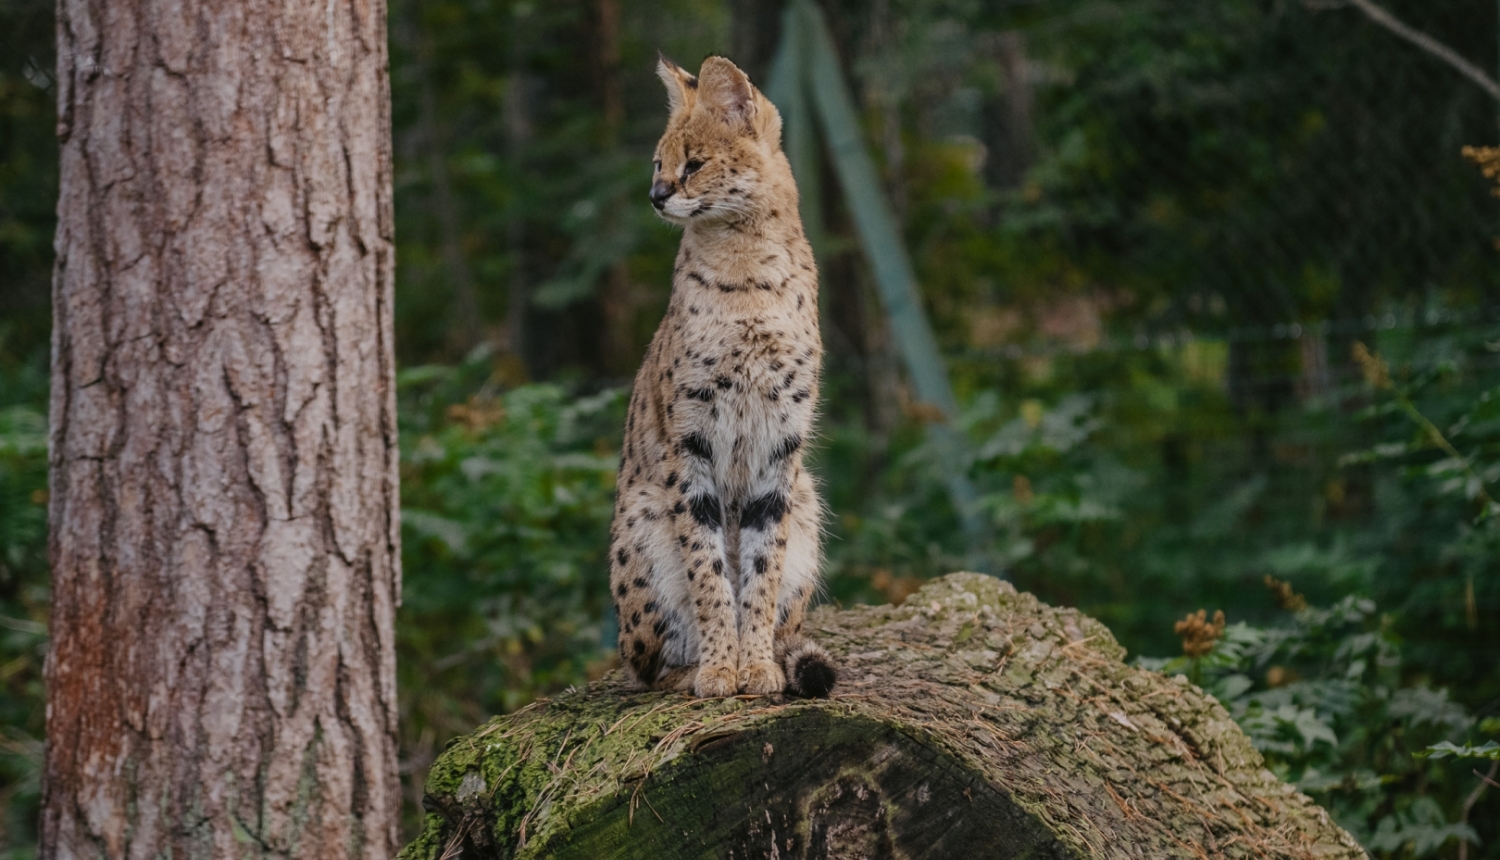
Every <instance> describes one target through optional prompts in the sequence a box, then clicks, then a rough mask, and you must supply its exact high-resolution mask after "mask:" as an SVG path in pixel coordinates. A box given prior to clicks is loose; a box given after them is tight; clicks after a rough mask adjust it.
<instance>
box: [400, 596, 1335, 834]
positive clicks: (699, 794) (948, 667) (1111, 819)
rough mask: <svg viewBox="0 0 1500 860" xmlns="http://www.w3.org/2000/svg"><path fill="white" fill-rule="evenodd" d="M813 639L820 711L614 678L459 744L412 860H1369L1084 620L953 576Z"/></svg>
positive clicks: (807, 705)
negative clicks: (644, 688)
mask: <svg viewBox="0 0 1500 860" xmlns="http://www.w3.org/2000/svg"><path fill="white" fill-rule="evenodd" d="M810 626H811V628H812V629H811V635H813V636H815V637H817V639H818V641H820V642H822V643H823V644H824V645H825V646H826V647H827V648H828V650H829V652H830V653H832V654H833V655H834V656H835V658H836V660H837V661H838V662H839V664H840V666H841V669H840V678H839V684H838V687H837V688H836V689H835V690H834V694H833V696H832V698H830V699H826V700H818V701H803V700H794V699H782V698H776V697H772V698H766V697H756V698H752V697H740V698H734V699H713V700H698V699H692V698H690V697H688V696H685V695H682V694H667V693H646V692H639V691H636V690H633V689H632V688H631V687H630V686H629V685H628V684H627V683H626V682H625V681H624V680H623V679H622V678H620V677H618V676H612V677H609V678H606V679H604V680H602V681H600V682H598V683H595V684H591V685H590V686H589V687H588V688H587V689H584V690H572V691H569V692H567V693H565V694H563V695H561V696H558V697H557V698H555V699H551V700H548V701H543V702H538V703H536V704H534V705H532V706H530V707H528V708H526V709H524V710H522V711H519V712H517V713H514V714H511V715H509V716H506V717H501V718H498V719H495V720H493V721H492V722H490V723H489V724H488V725H486V726H484V727H483V728H481V729H480V730H478V731H476V732H475V733H474V734H472V735H469V736H467V737H464V738H460V739H459V740H457V741H456V742H454V743H453V744H452V745H451V746H450V747H449V748H448V750H447V751H446V752H445V753H444V754H443V755H442V757H441V758H439V759H438V761H437V763H436V764H435V765H434V766H433V768H432V772H431V775H430V777H429V780H428V785H427V792H428V797H427V802H426V805H427V809H428V816H427V821H426V824H425V827H424V830H423V832H422V834H421V835H420V836H419V837H418V838H417V839H416V840H415V841H414V842H412V843H411V844H410V845H408V846H407V847H406V850H405V851H404V852H403V853H402V855H401V856H402V858H403V860H440V858H445V860H446V858H457V857H463V858H559V860H564V859H565V858H586V859H587V860H605V858H632V857H640V858H679V857H694V858H709V857H712V858H764V857H775V858H851V860H852V858H893V859H894V858H918V857H955V858H971V857H975V858H977V857H1002V858H1116V857H1118V858H1126V857H1129V858H1163V857H1196V858H1203V857H1214V858H1218V857H1224V858H1239V857H1245V858H1250V857H1261V858H1362V857H1364V856H1365V855H1364V852H1363V851H1361V849H1360V848H1359V845H1358V843H1356V842H1355V841H1354V839H1353V838H1352V837H1350V836H1349V834H1347V833H1345V832H1344V831H1343V830H1341V829H1340V828H1339V827H1338V826H1336V825H1335V824H1333V823H1332V822H1331V821H1330V820H1329V817H1328V815H1327V813H1325V812H1324V811H1323V810H1322V809H1321V808H1319V807H1318V806H1317V805H1316V804H1314V803H1313V802H1312V801H1311V800H1310V799H1308V798H1307V797H1306V796H1304V795H1302V794H1299V793H1298V792H1297V791H1296V790H1295V789H1293V788H1292V787H1291V786H1288V785H1286V784H1284V783H1282V782H1280V781H1278V780H1277V779H1276V778H1275V777H1274V776H1273V775H1272V774H1271V773H1270V772H1269V771H1267V770H1266V768H1265V766H1264V764H1263V762H1262V760H1261V757H1260V754H1259V753H1257V752H1256V751H1255V750H1254V748H1253V747H1251V745H1250V741H1249V740H1248V739H1247V738H1246V737H1245V736H1244V734H1242V733H1241V732H1240V730H1239V728H1238V727H1237V726H1236V725H1235V724H1234V722H1233V721H1232V720H1231V719H1230V718H1229V715H1228V713H1226V712H1225V710H1224V708H1223V707H1222V706H1221V705H1220V704H1219V703H1218V702H1217V701H1216V700H1214V699H1213V697H1212V696H1209V695H1208V694H1206V693H1204V692H1203V691H1201V690H1199V689H1198V688H1196V687H1194V686H1192V685H1190V684H1188V683H1187V682H1186V680H1185V679H1182V678H1176V679H1173V678H1167V677H1164V676H1162V675H1159V674H1156V673H1153V672H1147V671H1144V670H1141V669H1135V668H1131V667H1129V666H1127V665H1125V664H1124V663H1123V662H1122V658H1123V657H1124V649H1123V648H1121V647H1120V645H1119V644H1118V643H1116V642H1115V640H1114V637H1112V636H1111V635H1110V633H1109V631H1108V630H1107V629H1105V627H1104V626H1103V625H1102V624H1100V623H1098V622H1097V621H1094V620H1093V619H1091V618H1088V617H1087V616H1085V615H1083V614H1081V613H1079V612H1077V611H1074V610H1067V609H1055V608H1052V607H1048V606H1046V605H1043V604H1042V603H1041V602H1040V601H1038V600H1037V599H1036V598H1034V597H1032V596H1031V595H1029V594H1020V593H1017V592H1016V591H1015V590H1014V589H1013V588H1012V587H1010V586H1009V585H1008V584H1006V583H1004V582H1002V581H1000V580H997V579H994V578H992V577H987V576H981V575H978V574H952V575H950V576H947V577H944V578H943V579H941V580H937V581H935V582H933V583H931V584H929V585H928V586H927V587H925V588H923V589H922V590H921V591H919V592H918V593H917V594H916V595H914V596H913V597H911V598H910V599H909V600H908V601H907V602H906V603H905V604H903V605H901V606H899V607H891V606H865V607H856V608H854V609H846V610H843V611H836V610H833V609H830V608H824V609H820V610H818V611H817V612H815V613H813V616H812V619H811V622H810Z"/></svg>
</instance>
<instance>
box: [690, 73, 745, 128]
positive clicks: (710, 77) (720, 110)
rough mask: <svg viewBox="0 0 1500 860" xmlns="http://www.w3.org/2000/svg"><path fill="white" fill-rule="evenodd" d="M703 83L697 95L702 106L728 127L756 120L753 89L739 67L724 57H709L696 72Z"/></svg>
mask: <svg viewBox="0 0 1500 860" xmlns="http://www.w3.org/2000/svg"><path fill="white" fill-rule="evenodd" d="M698 77H699V78H700V79H701V80H702V83H701V84H699V86H698V95H699V98H700V99H701V100H702V103H703V106H704V107H706V108H708V109H709V110H711V111H713V112H714V113H715V114H717V115H718V116H720V117H722V118H723V119H725V120H726V121H728V122H729V123H730V124H731V125H740V124H744V123H747V122H748V121H749V120H752V119H754V117H755V88H754V87H752V86H751V85H750V79H749V78H748V77H746V76H745V73H744V72H742V71H740V67H739V66H736V65H735V64H734V63H731V62H730V61H729V60H726V59H725V58H723V57H709V58H708V59H706V60H704V61H703V67H702V68H700V69H699V70H698Z"/></svg>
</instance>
